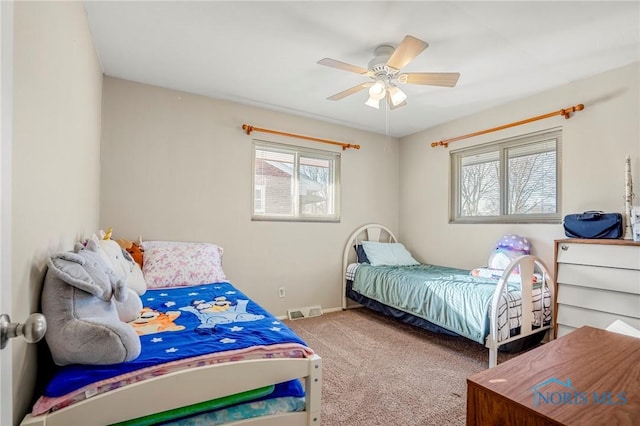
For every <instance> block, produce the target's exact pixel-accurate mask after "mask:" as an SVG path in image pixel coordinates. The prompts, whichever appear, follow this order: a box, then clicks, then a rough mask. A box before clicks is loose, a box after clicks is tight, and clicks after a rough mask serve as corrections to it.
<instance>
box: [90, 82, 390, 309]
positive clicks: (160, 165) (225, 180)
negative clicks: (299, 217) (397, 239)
mask: <svg viewBox="0 0 640 426" xmlns="http://www.w3.org/2000/svg"><path fill="white" fill-rule="evenodd" d="M103 87H104V89H103V119H102V122H103V127H102V148H101V149H102V166H101V170H102V173H101V190H100V194H101V203H100V225H101V226H102V227H105V228H106V227H109V226H111V227H113V230H114V237H116V238H127V239H136V238H137V237H138V236H139V235H142V237H143V239H146V240H151V239H167V240H178V241H209V242H213V243H216V244H218V245H220V246H222V247H223V248H224V250H225V252H224V259H223V266H224V270H225V272H226V274H227V276H228V278H229V279H230V281H231V282H233V283H234V284H235V285H237V286H238V287H239V288H240V289H241V290H243V291H245V292H247V293H248V294H249V295H250V296H251V297H253V298H254V299H255V300H256V301H257V302H258V303H260V304H262V305H263V306H264V307H265V308H266V309H268V310H269V311H271V312H272V313H273V314H275V315H285V314H286V311H287V309H288V308H294V307H303V306H309V305H315V304H320V305H322V307H323V308H336V307H339V306H341V300H342V299H341V296H340V294H341V268H342V265H341V262H342V250H343V246H344V244H345V243H346V239H347V237H348V236H349V234H350V233H351V232H352V231H353V230H355V229H356V228H357V227H359V226H360V225H362V224H364V223H368V222H381V223H385V224H386V225H388V226H389V227H391V229H393V230H394V231H397V229H398V228H397V226H398V141H397V140H396V139H392V138H386V137H384V136H381V135H375V134H372V133H367V132H363V131H359V130H353V129H349V128H346V127H340V126H336V125H332V124H327V123H321V122H318V121H314V120H310V119H306V118H301V117H297V116H292V115H288V114H283V113H278V112H273V111H266V110H263V109H259V108H255V107H250V106H246V105H241V104H237V103H233V102H228V101H221V100H214V99H210V98H206V97H202V96H195V95H190V94H187V93H182V92H176V91H171V90H166V89H161V88H157V87H153V86H147V85H143V84H138V83H134V82H129V81H125V80H120V79H115V78H108V77H105V79H104V86H103ZM243 123H248V124H251V125H254V126H257V127H265V128H271V129H277V130H283V131H287V132H293V133H298V134H302V135H309V136H315V137H320V138H326V139H333V140H339V141H343V142H348V143H354V144H360V145H361V147H362V148H361V149H360V150H347V151H341V149H340V148H339V147H333V146H332V145H326V144H318V143H312V142H305V141H303V140H298V139H292V138H284V137H277V136H272V135H269V134H265V133H253V134H252V136H247V135H246V134H245V133H244V131H243V130H242V128H241V126H242V124H243ZM252 137H255V138H261V139H265V140H272V141H276V142H283V143H287V144H296V145H304V146H313V147H314V148H319V149H326V150H337V151H341V152H342V159H341V162H342V173H341V175H342V218H341V221H340V223H308V222H307V223H294V222H263V221H259V222H252V221H251V216H250V213H251V212H250V208H251V197H252V195H251V194H252V190H251V179H252V173H253V165H252V144H251V141H252ZM280 286H284V287H285V290H286V297H285V298H279V297H278V287H280Z"/></svg>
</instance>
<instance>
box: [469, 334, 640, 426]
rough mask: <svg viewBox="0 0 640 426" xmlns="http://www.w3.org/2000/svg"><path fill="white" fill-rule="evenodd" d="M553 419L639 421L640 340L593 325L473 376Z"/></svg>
mask: <svg viewBox="0 0 640 426" xmlns="http://www.w3.org/2000/svg"><path fill="white" fill-rule="evenodd" d="M468 381H470V382H474V383H476V384H478V385H480V386H482V387H483V388H485V389H486V390H487V391H489V392H492V393H495V394H497V395H501V396H503V397H504V398H507V399H509V400H511V401H513V402H515V403H517V404H519V405H520V406H521V407H522V408H523V409H524V410H530V411H532V412H535V413H537V414H538V415H539V416H541V417H543V418H547V419H548V420H550V421H552V422H558V423H561V424H574V425H604V424H617V425H640V339H638V338H635V337H630V336H625V335H622V334H617V333H613V332H609V331H606V330H601V329H597V328H592V327H582V328H579V329H578V330H576V331H574V332H572V333H569V334H567V335H565V336H563V337H561V338H558V339H556V340H553V341H551V342H549V343H546V344H544V345H542V346H540V347H538V348H535V349H533V350H531V351H529V352H526V353H524V354H522V355H519V356H517V357H515V358H512V359H510V360H508V361H506V362H504V363H502V364H499V365H498V366H497V367H495V368H492V369H489V370H484V371H482V372H479V373H477V374H474V375H472V376H470V377H469V379H468Z"/></svg>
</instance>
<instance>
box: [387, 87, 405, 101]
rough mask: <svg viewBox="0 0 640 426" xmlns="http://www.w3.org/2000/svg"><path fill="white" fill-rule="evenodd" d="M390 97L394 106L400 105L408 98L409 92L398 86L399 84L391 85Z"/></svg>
mask: <svg viewBox="0 0 640 426" xmlns="http://www.w3.org/2000/svg"><path fill="white" fill-rule="evenodd" d="M388 90H389V97H390V98H391V103H392V104H393V106H398V105H400V104H401V103H403V102H404V101H405V100H407V94H406V93H404V92H403V91H402V90H400V89H399V88H398V86H393V85H391V86H389V89H388Z"/></svg>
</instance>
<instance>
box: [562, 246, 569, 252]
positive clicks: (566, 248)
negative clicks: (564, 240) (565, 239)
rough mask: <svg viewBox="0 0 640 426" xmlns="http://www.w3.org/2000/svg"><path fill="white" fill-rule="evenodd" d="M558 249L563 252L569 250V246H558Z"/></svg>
mask: <svg viewBox="0 0 640 426" xmlns="http://www.w3.org/2000/svg"><path fill="white" fill-rule="evenodd" d="M560 248H561V249H562V250H564V251H567V250H569V246H568V245H566V244H562V245H561V246H560Z"/></svg>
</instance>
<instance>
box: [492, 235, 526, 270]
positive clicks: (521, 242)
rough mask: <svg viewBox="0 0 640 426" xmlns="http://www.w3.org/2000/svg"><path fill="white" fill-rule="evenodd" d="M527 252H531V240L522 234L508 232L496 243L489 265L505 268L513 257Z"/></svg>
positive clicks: (493, 267)
mask: <svg viewBox="0 0 640 426" xmlns="http://www.w3.org/2000/svg"><path fill="white" fill-rule="evenodd" d="M525 254H531V243H530V242H529V240H527V239H526V238H524V237H521V236H520V235H516V234H508V235H505V236H504V237H502V238H500V239H499V240H498V242H497V243H496V247H495V250H494V251H493V253H491V256H489V263H488V265H487V266H488V267H489V268H492V269H505V268H506V267H507V266H509V263H511V261H512V260H513V259H515V258H517V257H520V256H522V255H525Z"/></svg>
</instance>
